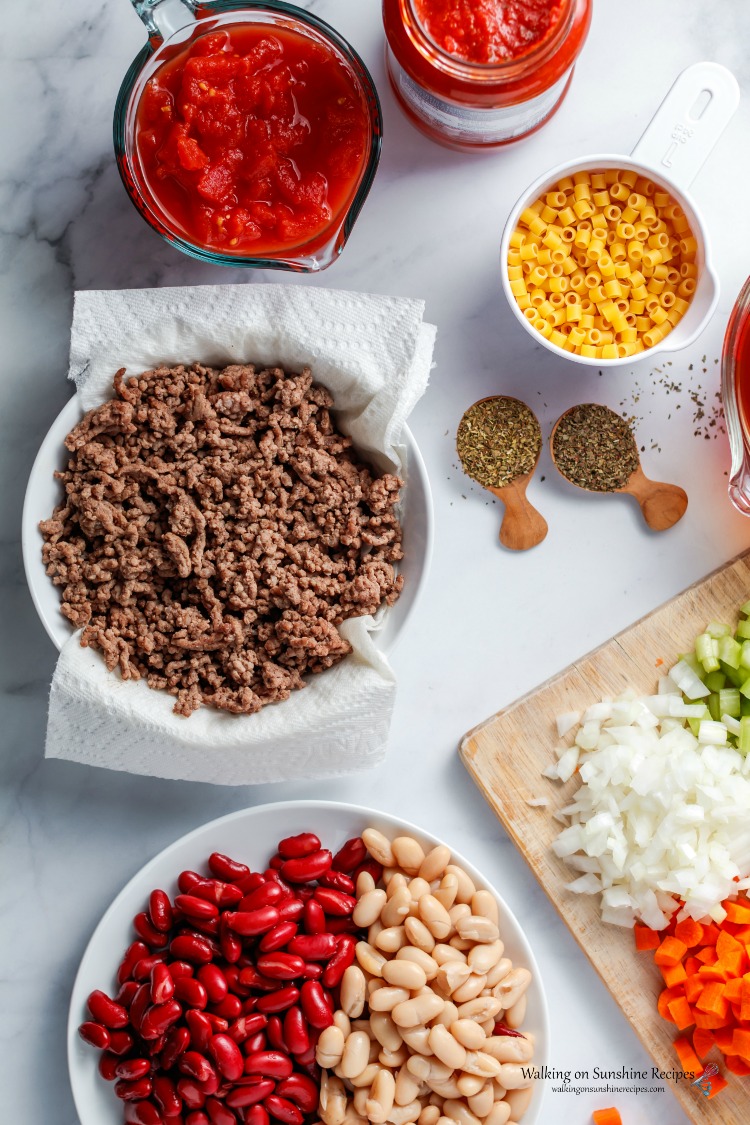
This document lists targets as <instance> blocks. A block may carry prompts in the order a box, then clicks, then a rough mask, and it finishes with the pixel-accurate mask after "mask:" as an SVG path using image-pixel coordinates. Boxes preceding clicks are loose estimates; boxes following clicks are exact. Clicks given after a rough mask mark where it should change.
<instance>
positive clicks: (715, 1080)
mask: <svg viewBox="0 0 750 1125" xmlns="http://www.w3.org/2000/svg"><path fill="white" fill-rule="evenodd" d="M709 1081H710V1083H711V1089H710V1090H709V1092H708V1094H707V1097H708V1098H709V1099H710V1098H715V1097H716V1095H717V1094H720V1093H721V1091H722V1090H725V1089H726V1087H727V1085H728V1083H727V1080H726V1078H722V1076H721V1075H720V1074H712V1075H711V1078H710V1079H709Z"/></svg>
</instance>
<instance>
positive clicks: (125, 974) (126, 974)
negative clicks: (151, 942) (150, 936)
mask: <svg viewBox="0 0 750 1125" xmlns="http://www.w3.org/2000/svg"><path fill="white" fill-rule="evenodd" d="M147 956H148V946H147V945H146V944H145V943H144V942H142V941H134V942H133V944H132V945H130V946H128V948H127V950H126V951H125V956H124V957H123V959H122V961H121V962H120V967H119V969H118V970H117V983H118V984H124V983H125V981H127V980H130V978H131V976H132V975H133V969H134V968H135V966H136V965H137V964H138V962H139V961H140V960H141V959H142V958H143V957H147Z"/></svg>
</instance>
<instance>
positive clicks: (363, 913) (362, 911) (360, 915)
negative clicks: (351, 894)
mask: <svg viewBox="0 0 750 1125" xmlns="http://www.w3.org/2000/svg"><path fill="white" fill-rule="evenodd" d="M385 903H386V897H385V891H384V890H382V889H381V888H380V887H376V888H375V889H374V890H372V891H368V892H367V894H365V895H363V896H362V897H361V898H360V899H358V900H357V905H356V906H355V907H354V910H353V912H352V921H353V922H354V924H355V925H356V926H358V927H360V928H361V929H367V927H368V926H371V925H372V923H373V922H375V921H376V919H378V918H379V917H380V912H381V911H382V909H383V907H384V906H385Z"/></svg>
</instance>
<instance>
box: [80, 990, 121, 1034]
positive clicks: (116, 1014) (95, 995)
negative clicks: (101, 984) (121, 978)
mask: <svg viewBox="0 0 750 1125" xmlns="http://www.w3.org/2000/svg"><path fill="white" fill-rule="evenodd" d="M86 1003H87V1004H88V1009H89V1011H90V1012H91V1015H92V1016H93V1017H94V1019H95V1020H96V1022H97V1023H102V1024H104V1026H105V1027H108V1028H120V1027H127V1026H128V1024H129V1023H130V1017H129V1016H128V1013H127V1010H126V1009H125V1008H123V1006H122V1004H116V1003H115V1002H114V1000H111V999H110V997H109V996H107V994H106V992H102V991H101V990H100V989H98V988H97V989H95V990H94V991H93V992H92V993H91V995H90V996H89V998H88V1000H87V1001H86Z"/></svg>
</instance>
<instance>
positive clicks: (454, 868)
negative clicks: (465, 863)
mask: <svg viewBox="0 0 750 1125" xmlns="http://www.w3.org/2000/svg"><path fill="white" fill-rule="evenodd" d="M445 871H446V874H450V875H455V876H456V878H457V879H458V894H457V895H456V898H457V899H458V901H459V902H467V903H468V902H471V900H472V899H473V897H474V895H475V894H476V892H477V888H476V887H475V886H474V883H473V882H472V880H471V877H470V876H469V875H467V874H466V872H465V871H464V869H463V867H459V866H458V864H456V863H449V864H447V865H446V868H445Z"/></svg>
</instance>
